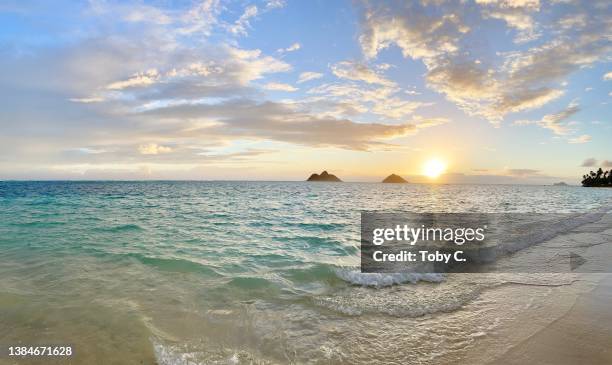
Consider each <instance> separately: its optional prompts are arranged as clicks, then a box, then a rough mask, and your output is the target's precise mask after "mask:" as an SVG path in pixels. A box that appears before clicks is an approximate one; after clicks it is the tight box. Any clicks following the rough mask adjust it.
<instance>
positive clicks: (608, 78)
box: [603, 71, 612, 81]
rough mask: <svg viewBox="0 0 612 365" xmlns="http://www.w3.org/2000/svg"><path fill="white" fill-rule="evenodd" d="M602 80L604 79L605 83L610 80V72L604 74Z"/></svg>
mask: <svg viewBox="0 0 612 365" xmlns="http://www.w3.org/2000/svg"><path fill="white" fill-rule="evenodd" d="M603 79H604V80H606V81H609V80H612V71H610V72H608V73H606V74H605V75H604V76H603Z"/></svg>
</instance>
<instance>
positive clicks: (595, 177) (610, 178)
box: [582, 167, 612, 187]
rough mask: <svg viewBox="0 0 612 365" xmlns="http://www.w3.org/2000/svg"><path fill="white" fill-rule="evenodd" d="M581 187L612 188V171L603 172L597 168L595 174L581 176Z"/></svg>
mask: <svg viewBox="0 0 612 365" xmlns="http://www.w3.org/2000/svg"><path fill="white" fill-rule="evenodd" d="M582 186H586V187H612V170H610V171H604V170H602V169H601V167H600V168H599V170H597V172H593V171H591V172H589V173H588V174H586V175H582Z"/></svg>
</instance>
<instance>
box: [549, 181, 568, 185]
mask: <svg viewBox="0 0 612 365" xmlns="http://www.w3.org/2000/svg"><path fill="white" fill-rule="evenodd" d="M553 186H569V185H568V184H566V183H565V182H563V181H561V182H558V183H554V184H553Z"/></svg>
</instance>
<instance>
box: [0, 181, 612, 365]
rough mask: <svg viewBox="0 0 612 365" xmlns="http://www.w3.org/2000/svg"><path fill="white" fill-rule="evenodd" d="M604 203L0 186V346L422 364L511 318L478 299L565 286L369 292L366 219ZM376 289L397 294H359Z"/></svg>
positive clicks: (296, 187)
mask: <svg viewBox="0 0 612 365" xmlns="http://www.w3.org/2000/svg"><path fill="white" fill-rule="evenodd" d="M611 198H612V189H587V188H579V187H551V186H546V187H544V186H500V185H495V186H494V185H488V186H468V185H441V186H435V185H381V184H367V183H343V184H329V183H314V184H313V183H295V182H287V183H283V182H0V249H1V250H2V255H1V257H0V313H2V315H1V316H0V328H2V329H3V330H2V331H1V332H0V343H15V342H18V341H23V342H26V343H71V344H74V346H75V348H76V354H77V355H76V356H77V357H78V360H79V363H101V364H102V363H104V364H109V363H116V364H123V363H126V364H127V363H144V364H154V363H160V364H198V363H230V364H231V363H234V364H236V363H351V362H353V363H355V362H369V363H375V362H379V363H388V362H390V361H391V362H392V361H397V360H398V359H404V360H405V362H404V363H435V362H437V361H440V359H441V358H443V357H444V356H446V355H448V354H449V353H452V352H453V351H455V350H457V349H460V348H462V347H465V346H466V343H467V342H470V341H471V342H474V341H476V340H477V339H478V338H480V337H481V336H485V335H486V334H487V333H488V332H487V331H488V329H489V327H491V326H493V325H495V322H496V321H498V322H499V321H503V318H505V317H508V318H511V317H512V316H514V315H518V312H516V313H514V312H513V311H512V309H509V308H506V309H505V312H504V315H503V316H499V314H497V317H496V316H493V315H487V314H486V313H489V312H495V311H496V310H499V307H500V304H499V303H498V302H494V303H487V302H486V300H485V299H483V296H485V294H484V293H486V292H487V290H488V288H491V287H499V286H503V285H504V284H505V283H507V282H508V281H515V282H516V281H517V280H518V281H520V282H524V283H526V284H530V283H531V282H532V281H534V280H535V281H536V282H537V284H538V285H542V286H543V287H544V289H542V288H540V289H538V287H534V289H533V291H534V293H533V295H534V296H535V297H537V296H538V295H541V296H542V297H543V298H545V297H546V293H548V292H549V291H551V290H555V289H554V288H556V287H557V286H558V285H566V284H569V283H571V282H572V280H573V278H572V277H571V275H554V274H550V275H545V276H542V275H540V276H537V277H535V278H534V277H533V276H530V275H513V276H512V277H511V278H508V277H504V275H493V274H490V275H467V274H456V275H450V276H445V277H441V276H435V275H433V276H424V277H418V279H424V280H422V281H418V282H417V281H416V278H415V277H389V276H380V277H376V276H367V277H366V276H363V275H361V274H359V273H358V272H357V266H358V264H359V257H358V247H359V213H360V211H361V210H370V211H372V210H375V211H388V212H399V211H405V212H536V213H572V212H584V211H587V210H592V209H596V208H598V207H600V206H601V205H602V204H609V201H610V199H611ZM385 283H403V284H402V285H394V286H391V287H384V288H381V287H378V288H373V287H368V286H365V287H364V286H362V285H365V284H385ZM353 284H360V285H353ZM547 285H548V286H547ZM379 286H380V285H379ZM530 290H532V289H530ZM486 295H489V294H486ZM523 299H524V300H525V303H522V302H521V300H523ZM527 299H528V298H516V299H515V300H516V301H518V302H521V303H522V304H517V305H516V306H514V307H512V308H520V305H529V303H528V300H527ZM543 300H544V299H543ZM546 300H547V299H546ZM479 301H482V303H479ZM474 303H479V304H480V305H477V306H475V304H474ZM466 308H472V309H471V310H466ZM466 321H469V322H470V323H471V325H470V326H464V327H462V325H461V323H466ZM427 333H429V334H430V335H429V336H427V335H426V334H427ZM385 337H388V338H389V340H388V343H387V344H386V345H384V344H381V343H380V341H381V339H382V338H385ZM400 344H404V345H401V346H404V347H403V348H398V349H395V351H393V350H391V351H390V350H389V349H390V348H391V349H392V348H393V346H400ZM407 344H411V345H407ZM417 344H418V346H417ZM406 346H408V347H406ZM453 348H455V350H453ZM408 350H411V352H410V351H408ZM457 351H458V350H457ZM408 353H412V355H414V356H409V355H407V354H408ZM394 354H395V355H394ZM2 361H3V359H0V363H2Z"/></svg>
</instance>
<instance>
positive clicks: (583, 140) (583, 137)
mask: <svg viewBox="0 0 612 365" xmlns="http://www.w3.org/2000/svg"><path fill="white" fill-rule="evenodd" d="M590 141H591V136H589V135H588V134H583V135H581V136H578V137H575V138H570V139H569V140H568V142H569V143H573V144H579V143H587V142H590Z"/></svg>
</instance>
